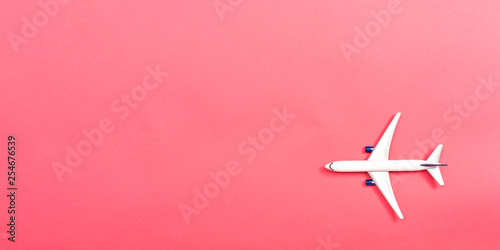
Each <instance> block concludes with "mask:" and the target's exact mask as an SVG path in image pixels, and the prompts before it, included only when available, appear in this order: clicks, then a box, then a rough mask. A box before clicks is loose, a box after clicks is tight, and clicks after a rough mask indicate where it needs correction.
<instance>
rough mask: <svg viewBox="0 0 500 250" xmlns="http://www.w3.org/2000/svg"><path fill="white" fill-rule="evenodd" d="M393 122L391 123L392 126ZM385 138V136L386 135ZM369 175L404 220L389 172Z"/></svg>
mask: <svg viewBox="0 0 500 250" xmlns="http://www.w3.org/2000/svg"><path fill="white" fill-rule="evenodd" d="M393 122H394V120H393ZM393 122H391V125H392V123H393ZM396 122H397V120H396ZM389 127H390V126H389ZM393 131H394V130H393ZM386 133H387V132H386ZM384 136H385V134H384ZM391 136H392V135H391ZM381 140H382V139H381ZM379 144H380V142H379ZM377 146H378V145H377ZM368 174H370V176H371V177H372V180H373V181H374V182H375V185H377V187H378V189H380V192H382V194H383V195H384V197H385V199H386V200H387V202H389V205H391V207H392V209H394V212H396V214H397V215H398V217H399V218H400V219H403V213H401V209H399V206H398V202H397V201H396V197H395V196H394V192H393V191H392V186H391V179H390V178H389V172H368Z"/></svg>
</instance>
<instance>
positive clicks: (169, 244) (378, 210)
mask: <svg viewBox="0 0 500 250" xmlns="http://www.w3.org/2000/svg"><path fill="white" fill-rule="evenodd" d="M40 2H42V3H46V2H50V0H41V1H40ZM212 2H213V1H212V0H210V1H151V0H146V1H140V2H137V1H128V0H122V1H94V0H93V1H74V0H72V1H69V2H68V3H65V4H62V3H61V4H58V6H59V7H58V8H59V9H58V10H57V11H56V12H55V14H54V13H52V14H54V15H53V16H50V17H48V21H47V23H46V24H44V25H42V26H43V27H41V28H39V30H38V32H37V33H36V35H34V37H32V38H25V39H26V41H25V43H22V44H19V45H18V46H13V45H12V44H11V42H10V38H9V34H16V35H18V36H22V27H23V17H26V18H27V19H28V20H32V18H33V17H34V16H36V13H38V12H40V11H41V10H42V8H41V7H40V6H39V5H38V1H26V0H24V1H6V2H5V3H3V4H2V7H1V8H0V17H1V18H2V19H1V20H2V22H0V35H1V37H3V38H1V39H0V51H1V57H0V66H1V74H0V108H1V117H0V138H1V139H0V145H4V146H1V147H0V148H2V150H1V151H0V152H1V153H0V154H1V155H3V157H5V158H7V156H6V155H7V136H8V135H10V134H14V135H16V137H17V155H16V157H17V159H18V160H17V168H16V171H17V177H18V178H17V186H18V188H19V190H18V191H17V200H16V206H17V213H16V216H17V217H16V223H17V224H16V232H17V234H16V243H12V242H10V241H8V240H7V239H6V236H7V234H6V231H7V226H6V224H7V223H8V215H7V207H8V200H7V197H6V194H7V191H6V186H7V166H6V164H7V163H6V162H4V164H3V165H2V167H4V169H3V170H2V171H0V190H1V191H0V193H1V194H2V196H1V198H0V211H1V212H0V229H1V230H0V248H1V249H329V248H330V249H333V248H338V249H360V248H365V249H366V248H374V249H387V248H403V247H404V248H410V249H429V248H435V249H445V248H447V249H451V248H453V249H485V248H499V247H500V239H499V237H498V236H499V234H498V225H499V223H500V212H499V209H498V207H499V205H500V195H499V191H498V190H499V188H500V184H499V183H500V182H499V181H498V177H499V174H500V170H499V169H500V166H499V165H498V164H499V162H500V154H499V153H498V152H499V151H498V147H499V146H500V143H499V141H500V132H499V128H500V116H499V106H500V91H499V89H500V88H499V87H498V86H495V87H490V88H491V89H490V91H488V89H487V88H486V87H480V86H482V85H481V84H482V83H481V81H480V80H479V78H480V77H483V78H484V79H488V78H489V77H490V78H491V79H492V81H493V82H500V28H499V27H500V12H499V10H500V2H498V1H479V2H469V3H457V1H401V3H400V5H401V6H400V8H401V9H400V13H399V14H392V15H391V20H390V22H389V23H388V25H386V26H385V27H381V29H380V32H379V34H378V35H376V36H374V37H372V38H370V42H369V43H368V44H367V45H366V44H365V45H366V46H365V47H364V48H362V49H360V51H359V52H360V53H359V54H353V55H352V57H351V62H348V61H347V60H346V57H345V55H344V54H343V53H342V50H341V48H340V45H341V44H342V43H348V44H351V45H353V41H354V37H355V35H356V32H355V27H360V28H361V29H364V27H365V25H367V24H368V23H370V22H373V20H374V17H373V16H372V15H371V14H370V11H371V10H373V11H375V12H378V11H380V10H387V8H388V7H387V4H388V2H389V1H371V3H365V2H352V3H351V2H349V1H348V2H341V1H339V2H336V1H306V0H301V1H285V0H275V1H245V0H243V1H238V0H232V1H228V0H220V2H221V3H223V4H226V7H227V6H230V8H229V9H228V11H227V12H225V13H224V14H222V17H223V19H222V20H221V18H220V16H219V15H218V13H217V11H216V9H215V8H214V5H213V3H212ZM366 2H369V1H366ZM229 4H232V5H233V6H231V5H229ZM52 10H54V9H52ZM39 15H40V14H39ZM41 18H42V19H40V20H39V21H38V22H39V24H40V22H42V24H43V21H44V20H43V16H42V17H41ZM372 24H373V23H372ZM16 49H17V52H16ZM156 65H158V67H159V68H160V69H161V71H167V72H168V73H169V76H168V77H166V78H165V80H164V81H163V82H161V83H160V84H158V87H157V88H155V89H154V90H151V91H149V92H148V93H147V97H146V98H145V100H144V101H142V102H140V103H139V104H138V106H137V107H136V108H134V109H130V114H129V115H128V116H127V117H125V119H123V120H120V119H119V118H118V117H119V115H117V113H115V112H113V110H112V109H111V107H110V106H111V104H112V103H113V101H115V100H117V99H120V98H121V95H123V94H129V93H131V90H132V89H133V88H134V87H135V86H138V85H139V84H141V82H142V80H143V77H144V76H146V75H147V74H148V67H152V68H155V67H156ZM497 84H498V83H497ZM483 86H484V85H483ZM478 89H479V90H478ZM476 91H479V92H476ZM478 93H479V97H480V98H479V99H478V97H477V96H478ZM464 102H465V105H466V106H465V108H468V109H464V110H465V111H464V112H463V113H462V114H458V113H457V111H455V106H456V105H459V104H460V105H463V104H464ZM284 108H285V109H286V110H287V112H288V113H291V114H293V115H295V118H294V119H292V120H291V121H290V123H289V124H287V125H286V126H285V127H284V128H283V130H282V131H280V132H276V133H274V134H273V138H271V139H270V142H269V144H267V145H265V148H263V149H262V150H261V151H259V150H257V151H255V152H257V153H256V154H255V158H254V159H251V160H247V158H249V156H250V155H249V154H241V153H240V152H239V151H238V147H239V146H240V144H241V143H244V142H245V141H246V140H247V139H248V138H249V137H253V136H256V135H258V133H265V132H262V131H267V132H269V130H266V128H269V127H270V122H272V121H275V119H276V118H273V117H276V115H275V113H274V112H275V111H273V110H283V109H284ZM396 112H402V117H401V120H400V122H399V125H398V128H397V131H396V134H395V136H394V140H393V144H392V148H391V156H390V158H391V159H406V158H408V157H409V156H410V155H413V156H414V155H418V154H420V153H421V154H423V155H425V156H424V158H426V157H427V156H428V155H429V154H430V152H431V151H432V150H433V149H434V145H424V146H423V147H422V148H421V147H420V146H419V144H418V143H419V142H421V141H424V140H427V141H429V140H430V139H432V134H433V133H439V131H441V133H443V135H441V136H439V138H440V140H442V141H441V142H442V143H443V144H444V150H443V155H442V158H441V159H442V162H444V163H448V164H449V165H448V166H447V167H443V168H442V174H443V178H444V181H445V186H438V185H437V184H436V183H435V181H434V180H433V179H432V177H431V176H430V175H429V174H428V173H426V172H408V173H395V174H391V178H392V182H393V188H394V192H395V195H396V197H397V200H398V202H399V205H400V207H401V209H402V211H403V214H404V216H405V219H404V220H399V219H397V217H396V216H395V214H394V213H393V211H392V209H391V208H390V207H389V205H388V204H387V202H386V201H385V199H384V198H383V196H382V195H381V194H380V192H379V191H378V189H377V188H376V187H365V186H364V185H363V183H364V180H365V179H366V178H368V175H367V174H366V173H333V172H330V171H327V170H326V169H324V165H325V164H326V163H328V162H331V161H334V160H356V159H358V160H362V159H366V158H367V157H368V155H367V154H365V153H363V152H362V148H363V147H364V146H369V145H374V144H375V143H376V142H377V141H378V139H379V137H380V136H381V134H382V133H383V131H384V130H385V128H386V126H387V125H388V123H389V122H390V120H391V119H392V117H393V116H394V114H395V113H396ZM103 118H109V119H111V121H112V124H113V126H114V130H113V131H112V132H111V133H109V134H105V135H104V137H103V141H102V144H100V145H99V146H96V147H94V148H93V151H92V152H91V153H90V155H88V156H86V157H83V161H82V162H81V163H80V164H79V165H78V166H76V167H75V168H72V170H73V171H72V172H71V173H65V174H64V175H62V178H63V179H62V182H60V181H59V180H58V177H57V175H56V172H55V171H54V169H53V164H54V162H59V163H62V164H65V158H66V154H67V151H66V149H65V148H66V147H67V146H70V147H73V148H74V147H75V146H76V145H77V143H79V142H80V141H82V140H84V139H85V136H84V135H83V134H82V131H83V130H91V129H94V128H97V127H99V122H100V121H101V119H103ZM435 131H438V132H435ZM232 160H234V161H236V162H238V163H239V164H240V168H241V173H239V174H237V175H235V176H232V177H231V180H230V182H229V184H228V185H227V186H226V187H225V188H222V189H220V190H219V192H218V194H217V195H216V197H214V198H211V199H210V200H209V202H210V203H209V205H208V206H206V207H205V208H203V209H201V210H199V213H198V214H196V215H191V216H190V217H189V223H186V221H185V219H184V218H183V216H182V214H181V212H180V210H179V205H181V204H185V205H189V206H193V203H192V200H193V196H194V193H193V189H198V190H203V188H204V187H205V186H206V185H209V184H210V183H213V181H212V178H211V177H210V173H211V171H215V172H219V171H222V170H224V169H226V164H228V162H231V161H232ZM325 242H329V245H327V246H322V244H323V245H324V243H325Z"/></svg>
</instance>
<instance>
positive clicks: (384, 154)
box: [368, 113, 401, 161]
mask: <svg viewBox="0 0 500 250" xmlns="http://www.w3.org/2000/svg"><path fill="white" fill-rule="evenodd" d="M400 116H401V113H397V114H396V115H395V116H394V119H392V122H391V124H389V127H387V129H386V130H385V132H384V134H383V135H382V137H381V138H380V140H379V141H378V143H377V146H375V149H374V150H373V152H372V153H371V155H370V157H369V158H368V160H369V161H387V160H389V149H390V147H391V141H392V136H393V135H394V130H396V125H398V121H399V117H400Z"/></svg>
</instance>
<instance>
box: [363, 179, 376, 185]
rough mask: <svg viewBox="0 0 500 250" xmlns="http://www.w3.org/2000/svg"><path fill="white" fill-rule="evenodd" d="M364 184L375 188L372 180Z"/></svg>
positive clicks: (367, 180)
mask: <svg viewBox="0 0 500 250" xmlns="http://www.w3.org/2000/svg"><path fill="white" fill-rule="evenodd" d="M365 184H366V185H367V186H375V182H374V181H373V180H372V179H366V181H365Z"/></svg>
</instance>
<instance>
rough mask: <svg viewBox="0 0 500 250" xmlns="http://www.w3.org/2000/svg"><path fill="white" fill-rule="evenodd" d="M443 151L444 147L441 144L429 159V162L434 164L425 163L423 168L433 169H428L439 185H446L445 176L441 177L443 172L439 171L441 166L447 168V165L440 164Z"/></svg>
mask: <svg viewBox="0 0 500 250" xmlns="http://www.w3.org/2000/svg"><path fill="white" fill-rule="evenodd" d="M442 150H443V145H442V144H439V145H438V146H437V147H436V149H434V152H432V154H431V156H429V158H428V159H427V162H432V163H425V164H422V165H421V166H424V167H432V168H429V169H427V171H428V172H429V174H431V176H432V177H433V178H434V180H436V181H437V183H439V185H441V186H442V185H444V181H443V176H441V171H440V170H439V166H446V164H441V163H439V159H440V158H441V151H442Z"/></svg>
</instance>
